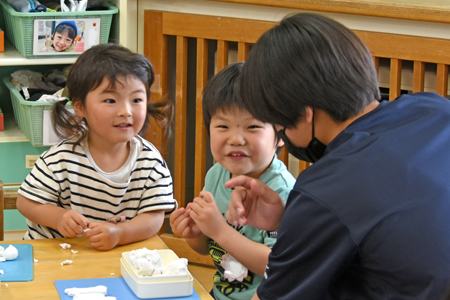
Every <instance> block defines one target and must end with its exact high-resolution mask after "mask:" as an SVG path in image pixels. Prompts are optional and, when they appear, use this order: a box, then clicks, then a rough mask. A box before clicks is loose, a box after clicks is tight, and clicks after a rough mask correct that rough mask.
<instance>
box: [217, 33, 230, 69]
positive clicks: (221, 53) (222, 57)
mask: <svg viewBox="0 0 450 300" xmlns="http://www.w3.org/2000/svg"><path fill="white" fill-rule="evenodd" d="M228 50H229V49H228V42H227V41H224V40H218V41H217V70H216V71H217V72H220V71H221V70H222V69H223V68H225V67H226V66H228Z"/></svg>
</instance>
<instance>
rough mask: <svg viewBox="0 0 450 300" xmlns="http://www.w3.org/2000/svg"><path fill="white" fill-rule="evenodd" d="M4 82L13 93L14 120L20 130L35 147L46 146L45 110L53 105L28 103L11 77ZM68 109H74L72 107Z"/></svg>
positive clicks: (4, 79)
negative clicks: (44, 134)
mask: <svg viewBox="0 0 450 300" xmlns="http://www.w3.org/2000/svg"><path fill="white" fill-rule="evenodd" d="M3 82H4V83H5V85H6V87H7V88H8V89H9V91H10V93H11V102H12V105H13V111H14V118H15V120H16V123H17V125H18V126H19V128H20V130H22V131H23V133H24V134H25V136H26V137H27V138H28V139H29V140H30V143H31V144H32V145H33V146H35V147H40V146H44V145H43V138H42V135H43V126H44V122H43V119H44V110H51V109H52V105H53V103H52V102H46V101H42V102H41V101H40V102H35V101H26V100H25V99H23V97H22V95H21V94H20V93H19V91H18V90H17V89H16V87H15V86H14V85H13V84H12V83H11V78H10V77H5V78H3ZM66 107H67V108H73V107H72V106H66Z"/></svg>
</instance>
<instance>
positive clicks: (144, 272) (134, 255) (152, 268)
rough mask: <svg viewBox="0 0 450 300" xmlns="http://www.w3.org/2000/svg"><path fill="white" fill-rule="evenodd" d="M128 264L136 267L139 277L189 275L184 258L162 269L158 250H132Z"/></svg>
mask: <svg viewBox="0 0 450 300" xmlns="http://www.w3.org/2000/svg"><path fill="white" fill-rule="evenodd" d="M130 262H131V264H132V265H133V266H134V267H136V269H137V275H139V276H157V275H186V274H189V271H188V268H187V264H188V260H187V259H186V258H180V259H177V260H175V261H173V262H170V263H169V264H168V265H167V266H166V267H164V266H163V261H162V259H161V256H160V255H159V253H158V250H148V249H147V248H142V249H138V250H133V251H131V252H130Z"/></svg>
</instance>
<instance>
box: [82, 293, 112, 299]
mask: <svg viewBox="0 0 450 300" xmlns="http://www.w3.org/2000/svg"><path fill="white" fill-rule="evenodd" d="M97 299H100V300H117V299H116V297H113V296H105V295H103V294H102V293H91V294H76V295H75V296H73V300H97Z"/></svg>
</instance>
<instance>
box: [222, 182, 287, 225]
mask: <svg viewBox="0 0 450 300" xmlns="http://www.w3.org/2000/svg"><path fill="white" fill-rule="evenodd" d="M225 187H226V188H236V189H235V190H234V191H233V192H232V193H231V202H230V204H229V205H228V211H227V212H226V217H227V220H228V221H229V222H231V223H233V224H234V225H235V226H237V225H247V224H248V225H250V226H252V227H255V228H258V229H261V230H278V227H279V226H280V222H281V218H282V217H283V214H284V205H285V204H284V201H283V199H282V198H281V196H280V195H279V194H278V193H277V192H275V191H274V190H272V189H271V188H269V187H268V186H267V185H265V184H264V183H263V182H262V181H260V180H257V179H254V178H250V177H247V176H243V175H241V176H238V177H236V178H232V179H230V180H229V181H228V182H227V183H225Z"/></svg>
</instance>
